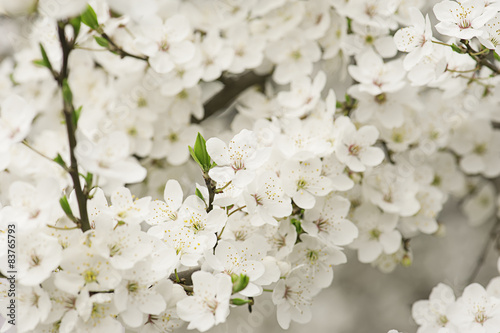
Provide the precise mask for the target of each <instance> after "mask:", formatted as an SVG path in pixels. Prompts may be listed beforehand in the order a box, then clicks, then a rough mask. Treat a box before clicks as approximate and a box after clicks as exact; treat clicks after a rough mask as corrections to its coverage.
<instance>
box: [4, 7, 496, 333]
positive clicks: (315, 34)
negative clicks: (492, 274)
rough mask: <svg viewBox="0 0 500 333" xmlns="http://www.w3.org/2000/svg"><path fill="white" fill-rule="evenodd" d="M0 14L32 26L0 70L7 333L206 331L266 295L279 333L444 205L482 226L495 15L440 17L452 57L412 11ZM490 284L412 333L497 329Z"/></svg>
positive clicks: (490, 192)
mask: <svg viewBox="0 0 500 333" xmlns="http://www.w3.org/2000/svg"><path fill="white" fill-rule="evenodd" d="M0 4H1V6H3V9H4V10H5V11H6V12H7V13H9V14H10V15H28V17H30V18H31V22H30V27H31V29H30V30H29V31H28V32H27V33H26V35H25V36H23V37H24V39H23V38H16V41H19V42H18V43H16V45H14V52H13V54H12V55H11V56H8V57H6V58H5V59H3V60H2V62H1V63H0V85H1V86H2V87H3V89H0V98H1V100H2V102H1V104H0V182H1V184H2V186H1V188H0V231H1V232H0V239H1V242H0V244H1V246H0V247H2V249H3V250H2V251H1V252H0V273H2V275H3V276H6V275H7V271H8V270H9V269H8V267H7V265H6V262H7V260H6V257H5V256H6V254H7V251H6V246H7V241H6V240H7V233H6V232H5V231H6V230H7V228H8V225H9V224H12V223H15V225H16V226H17V230H18V235H17V237H18V239H19V252H18V265H19V274H18V276H17V280H16V282H17V285H18V293H19V296H18V304H19V308H20V314H19V316H20V320H19V322H18V325H17V329H18V331H19V332H29V331H50V332H52V331H60V332H101V331H102V332H121V330H122V329H123V328H126V329H127V331H130V332H132V331H137V332H164V331H167V332H170V331H172V330H174V329H175V328H177V327H179V326H181V325H183V324H184V323H187V328H188V329H197V330H199V331H202V332H203V331H206V330H208V329H210V328H212V327H213V326H215V325H218V324H220V323H223V322H225V321H226V319H227V317H228V316H229V314H230V310H231V308H233V307H235V306H242V305H248V306H249V307H251V306H252V305H253V304H254V302H258V301H259V298H258V296H260V295H262V294H263V293H271V294H272V301H273V303H274V304H275V306H276V307H277V321H278V323H279V325H280V326H281V327H282V328H285V329H286V328H288V327H289V326H290V324H291V322H292V321H295V322H298V323H306V322H308V321H310V320H311V319H312V312H311V308H310V307H311V305H312V302H313V299H314V297H316V296H317V295H318V294H319V293H320V292H321V290H322V289H324V288H327V287H328V286H330V284H331V283H332V281H333V277H334V269H335V267H336V266H337V265H340V264H344V263H346V262H347V259H346V255H345V251H346V249H349V250H353V251H355V253H356V254H357V258H358V260H359V261H360V262H362V263H367V264H371V265H372V266H375V267H377V268H378V269H380V270H382V271H383V272H391V271H392V270H394V269H395V268H396V267H397V266H398V265H402V266H408V265H410V264H411V263H412V257H413V256H414V255H415V254H414V253H413V251H412V248H411V239H412V238H414V237H418V236H419V235H420V234H429V235H443V234H445V229H446V228H445V225H443V224H442V223H441V222H438V215H439V213H440V212H441V210H442V209H443V205H444V204H445V203H446V202H447V200H448V199H450V198H454V199H459V200H461V208H462V210H463V212H464V214H465V215H466V217H467V218H468V220H469V222H470V224H471V225H472V226H476V225H481V224H483V223H487V221H488V220H490V219H491V218H495V215H496V210H497V193H496V189H495V186H494V183H493V180H494V179H495V178H497V177H498V176H500V148H499V147H500V146H499V145H498V140H500V131H499V130H498V129H497V124H498V122H500V113H498V104H499V102H500V89H498V87H499V85H498V84H497V82H498V80H499V79H498V78H497V77H499V76H498V74H500V71H499V70H498V68H497V65H498V64H499V61H498V59H500V58H499V57H498V54H497V53H496V52H497V47H498V44H499V41H500V36H498V33H499V32H498V31H499V30H498V29H497V28H496V26H497V25H498V20H499V19H500V5H498V4H497V2H495V1H483V0H466V1H460V2H458V1H441V2H439V3H437V4H436V5H435V6H434V7H433V11H434V14H435V17H436V18H437V20H438V21H439V23H437V25H436V26H435V27H436V29H437V31H438V32H439V33H440V34H441V35H442V36H441V37H443V36H446V38H448V39H447V40H446V41H442V40H440V39H438V38H436V37H434V36H433V32H432V29H431V28H432V24H431V21H430V19H429V16H428V15H426V16H425V17H424V15H423V14H422V12H421V9H423V7H424V5H425V2H424V1H418V0H417V1H402V0H393V1H382V0H350V1H340V0H331V1H328V0H314V1H312V0H311V1H300V0H288V1H285V0H272V1H268V0H251V1H248V0H247V1H244V0H231V1H223V0H220V1H219V0H217V1H215V0H214V1H204V0H185V1H177V0H175V1H157V0H146V1H140V2H137V1H133V0H120V1H115V0H92V1H86V0H85V1H84V0H75V1H71V2H65V3H64V4H56V5H55V6H53V5H52V4H51V1H49V0H39V1H31V0H23V1H18V2H15V4H14V2H11V1H7V0H5V1H0ZM0 8H2V7H0ZM408 23H409V24H410V25H409V26H405V25H407V24H408ZM17 37H21V36H17ZM442 39H444V38H442ZM245 80H249V81H251V82H250V84H244V85H243V88H241V89H239V87H238V84H239V83H241V82H243V81H245ZM234 90H237V91H236V92H234ZM231 94H233V95H234V96H231V97H226V98H227V100H226V103H225V104H224V105H223V106H222V107H226V108H229V109H230V110H229V112H227V114H226V117H224V119H222V120H221V122H222V121H226V124H225V125H217V124H210V120H212V119H209V118H211V117H214V116H213V115H212V113H213V112H212V109H213V108H215V107H214V106H212V104H213V102H214V101H216V102H217V101H218V100H219V99H220V98H221V96H222V97H225V96H229V95H231ZM229 105H231V107H229ZM218 108H221V106H219V107H218ZM215 111H217V110H215ZM63 116H64V117H63ZM217 120H219V119H217ZM202 134H203V135H202ZM204 137H205V138H207V140H205V138H204ZM68 139H69V140H68ZM188 146H192V147H188ZM191 158H192V160H191ZM193 160H194V161H193ZM197 182H199V183H202V185H200V184H199V183H197ZM85 222H86V223H85ZM7 286H8V284H7V280H6V279H4V278H2V279H0V290H1V291H0V295H2V297H1V298H0V304H4V303H5V302H7V301H8V298H7V296H6V295H7V292H6V290H7V289H8V287H7ZM498 288H499V287H498V281H497V280H496V279H494V280H492V282H491V283H490V286H488V287H487V289H486V290H485V289H484V288H483V287H481V286H480V285H478V284H471V285H469V286H468V287H467V288H466V289H465V290H464V292H463V295H462V297H461V298H459V299H458V300H455V296H454V295H453V292H452V291H451V290H450V288H449V287H446V286H444V285H442V284H440V285H438V287H436V289H434V291H433V293H432V294H431V297H430V300H429V301H419V302H417V303H415V305H414V307H413V316H414V318H415V321H416V322H417V323H418V324H419V325H420V326H421V328H420V330H419V332H420V331H422V332H424V331H425V332H438V331H439V330H440V329H441V328H442V327H446V328H448V329H449V330H448V332H459V333H462V332H473V331H474V332H476V331H477V332H487V333H489V332H495V333H496V332H497V331H498V328H499V327H500V317H499V315H498V311H499V309H500V308H499V306H500V305H498V304H499V302H500V298H499V297H500V296H499V295H500V294H499V292H498V290H497V289H498ZM1 309H2V310H0V314H2V315H3V316H5V315H6V313H2V312H1V311H4V310H5V309H6V306H3V305H2V306H1ZM495 311H496V312H495ZM4 328H5V329H8V323H6V324H5V326H4ZM495 330H496V331H495ZM439 332H442V331H439Z"/></svg>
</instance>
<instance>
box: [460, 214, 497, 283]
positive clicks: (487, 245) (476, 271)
mask: <svg viewBox="0 0 500 333" xmlns="http://www.w3.org/2000/svg"><path fill="white" fill-rule="evenodd" d="M499 227H500V219H499V218H497V217H495V223H494V224H493V227H492V228H491V230H490V232H489V233H488V239H487V240H486V242H485V243H484V245H483V249H482V250H481V253H480V255H479V258H478V259H477V262H476V266H475V267H474V269H473V270H472V273H471V274H470V276H469V278H468V279H467V285H469V284H471V283H472V282H474V280H475V279H476V277H477V275H478V274H479V271H480V270H481V267H482V266H483V264H484V261H485V260H486V257H487V255H488V252H489V250H490V248H491V244H492V243H493V242H495V241H496V240H497V238H498V237H499V236H500V230H499Z"/></svg>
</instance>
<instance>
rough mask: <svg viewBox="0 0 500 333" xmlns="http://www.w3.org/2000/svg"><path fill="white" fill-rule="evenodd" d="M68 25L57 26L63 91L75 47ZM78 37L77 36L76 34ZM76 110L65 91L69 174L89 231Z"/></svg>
mask: <svg viewBox="0 0 500 333" xmlns="http://www.w3.org/2000/svg"><path fill="white" fill-rule="evenodd" d="M65 26H66V23H65V22H61V21H59V22H58V26H57V32H58V36H59V42H60V43H61V48H62V52H63V60H62V65H61V71H60V72H59V74H58V75H57V76H54V78H55V79H56V81H57V83H58V85H59V87H60V88H61V91H62V90H63V84H64V82H67V79H68V76H69V72H68V60H69V54H70V53H71V51H72V50H73V47H74V40H73V41H68V40H67V39H66V34H65V32H64V27H65ZM75 38H76V36H75ZM74 112H75V109H74V107H73V104H72V103H69V102H68V101H67V100H66V98H64V93H63V113H64V119H65V121H66V131H67V133H68V142H69V152H70V159H71V164H70V167H69V170H68V171H69V174H70V176H71V179H72V180H73V188H74V189H75V195H76V199H77V201H78V209H79V211H80V228H81V229H82V231H84V232H85V231H87V230H89V229H90V223H89V218H88V213H87V197H86V196H85V195H84V193H83V191H82V186H81V183H80V173H79V171H78V162H77V160H76V156H75V148H76V137H75V132H76V126H75V125H74V122H73V113H74Z"/></svg>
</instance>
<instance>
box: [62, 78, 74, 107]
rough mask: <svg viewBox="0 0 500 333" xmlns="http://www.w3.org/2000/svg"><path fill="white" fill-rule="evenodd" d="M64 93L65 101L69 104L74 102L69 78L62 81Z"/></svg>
mask: <svg viewBox="0 0 500 333" xmlns="http://www.w3.org/2000/svg"><path fill="white" fill-rule="evenodd" d="M62 94H63V99H64V102H65V103H66V104H68V105H72V104H73V93H72V92H71V88H70V87H69V84H68V79H64V81H63V83H62Z"/></svg>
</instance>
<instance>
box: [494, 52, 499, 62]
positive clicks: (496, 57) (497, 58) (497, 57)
mask: <svg viewBox="0 0 500 333" xmlns="http://www.w3.org/2000/svg"><path fill="white" fill-rule="evenodd" d="M493 56H494V57H495V60H497V61H500V56H499V55H498V53H496V52H493Z"/></svg>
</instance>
